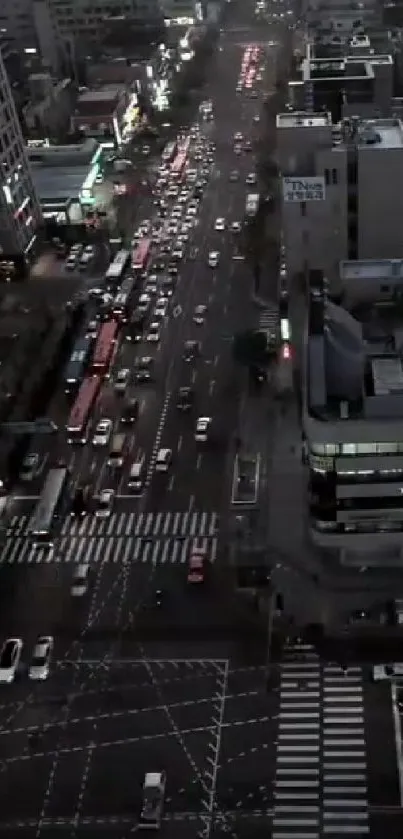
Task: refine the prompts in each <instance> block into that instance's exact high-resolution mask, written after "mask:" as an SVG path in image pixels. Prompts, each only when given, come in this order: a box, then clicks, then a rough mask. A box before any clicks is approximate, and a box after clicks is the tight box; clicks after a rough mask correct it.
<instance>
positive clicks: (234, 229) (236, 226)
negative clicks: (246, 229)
mask: <svg viewBox="0 0 403 839" xmlns="http://www.w3.org/2000/svg"><path fill="white" fill-rule="evenodd" d="M241 230H242V225H241V222H240V221H233V222H232V224H231V233H240V232H241Z"/></svg>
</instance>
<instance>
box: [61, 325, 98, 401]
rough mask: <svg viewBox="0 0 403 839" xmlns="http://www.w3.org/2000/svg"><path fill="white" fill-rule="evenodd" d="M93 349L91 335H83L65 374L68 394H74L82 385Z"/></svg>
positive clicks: (74, 349)
mask: <svg viewBox="0 0 403 839" xmlns="http://www.w3.org/2000/svg"><path fill="white" fill-rule="evenodd" d="M91 347H92V338H91V337H90V336H89V335H84V336H83V335H82V336H81V337H80V338H79V339H78V340H77V341H76V343H75V345H74V348H73V352H72V353H71V356H70V358H69V361H68V362H67V364H66V367H65V368H64V373H63V381H64V389H65V392H66V393H73V392H74V391H75V390H76V388H77V387H78V386H79V385H80V384H81V382H82V380H83V378H84V375H85V371H86V368H87V364H88V361H89V357H90V352H91Z"/></svg>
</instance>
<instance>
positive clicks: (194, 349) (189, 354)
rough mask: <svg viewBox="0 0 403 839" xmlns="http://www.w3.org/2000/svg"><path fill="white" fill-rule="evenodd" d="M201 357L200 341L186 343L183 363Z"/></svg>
mask: <svg viewBox="0 0 403 839" xmlns="http://www.w3.org/2000/svg"><path fill="white" fill-rule="evenodd" d="M199 355H200V341H186V342H185V346H184V348H183V353H182V358H183V361H194V360H195V359H196V358H198V357H199Z"/></svg>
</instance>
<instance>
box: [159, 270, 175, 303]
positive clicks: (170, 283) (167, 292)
mask: <svg viewBox="0 0 403 839" xmlns="http://www.w3.org/2000/svg"><path fill="white" fill-rule="evenodd" d="M159 290H160V293H161V295H163V296H164V297H168V298H169V297H172V295H173V293H174V291H175V277H174V276H172V275H167V276H166V277H162V278H161V280H160V283H159Z"/></svg>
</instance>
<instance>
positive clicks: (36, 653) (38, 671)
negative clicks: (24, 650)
mask: <svg viewBox="0 0 403 839" xmlns="http://www.w3.org/2000/svg"><path fill="white" fill-rule="evenodd" d="M53 646H54V641H53V638H52V636H51V635H40V637H39V638H38V640H37V642H36V644H35V646H34V650H33V653H32V658H31V664H30V665H29V670H28V676H29V678H30V679H32V680H33V681H43V680H44V679H47V677H48V676H49V670H50V659H51V655H52V651H53Z"/></svg>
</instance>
